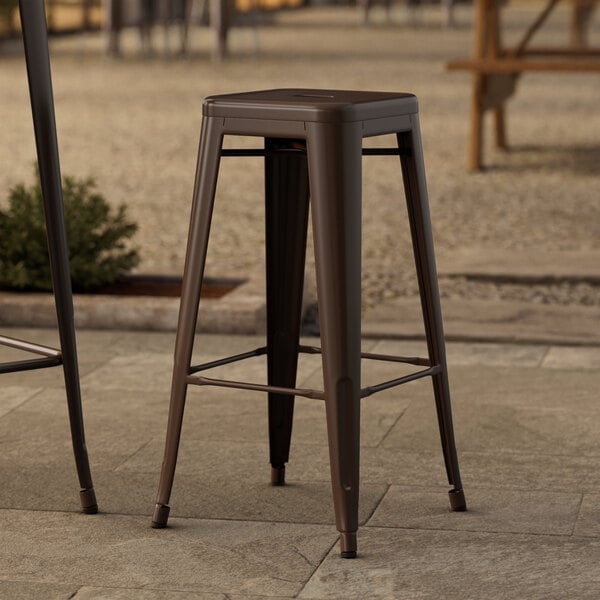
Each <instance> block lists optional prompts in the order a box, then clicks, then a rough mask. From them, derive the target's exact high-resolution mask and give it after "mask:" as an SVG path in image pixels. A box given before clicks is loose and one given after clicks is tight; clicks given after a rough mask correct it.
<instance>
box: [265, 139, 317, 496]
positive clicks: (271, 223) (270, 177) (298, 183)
mask: <svg viewBox="0 0 600 600" xmlns="http://www.w3.org/2000/svg"><path fill="white" fill-rule="evenodd" d="M298 145H299V142H298V141H294V140H285V139H275V138H267V139H266V140H265V149H266V151H267V155H266V158H265V217H266V219H265V220H266V244H265V245H266V265H267V363H268V379H269V385H274V386H278V387H288V388H293V387H295V386H296V371H297V366H298V342H299V338H300V325H301V319H302V288H303V284H304V261H305V256H306V233H307V227H308V167H307V164H306V155H305V154H303V153H291V152H288V153H286V152H285V150H286V149H288V150H289V149H294V148H297V147H298ZM297 149H302V147H300V148H297ZM293 416H294V397H293V396H290V395H287V394H275V393H272V392H271V393H269V446H270V462H271V483H272V484H273V485H284V483H285V463H287V462H288V460H289V453H290V440H291V435H292V420H293Z"/></svg>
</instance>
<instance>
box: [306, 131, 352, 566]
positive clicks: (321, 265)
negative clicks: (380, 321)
mask: <svg viewBox="0 0 600 600" xmlns="http://www.w3.org/2000/svg"><path fill="white" fill-rule="evenodd" d="M306 126H307V150H308V167H309V178H310V192H311V202H312V220H313V232H314V242H315V258H316V267H317V295H318V301H319V320H320V324H321V343H322V347H323V376H324V386H325V405H326V412H327V431H328V437H329V457H330V463H331V478H332V488H333V502H334V508H335V517H336V525H337V528H338V531H339V532H340V541H341V554H342V557H344V558H354V557H355V556H356V548H357V546H356V531H357V529H358V493H359V490H358V483H359V448H360V443H359V442H360V310H361V269H360V266H361V263H360V261H361V144H362V135H361V124H360V123H349V124H333V123H331V124H330V123H307V124H306Z"/></svg>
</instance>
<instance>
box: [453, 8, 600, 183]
mask: <svg viewBox="0 0 600 600" xmlns="http://www.w3.org/2000/svg"><path fill="white" fill-rule="evenodd" d="M559 1H560V0H547V3H546V5H545V6H544V8H543V10H542V11H541V12H540V13H539V15H538V16H537V18H536V19H535V20H534V21H533V23H531V24H530V25H529V27H528V28H527V29H526V31H525V33H524V34H523V37H522V38H521V40H520V41H519V43H518V44H516V45H515V46H513V47H512V48H505V47H504V46H503V44H502V23H501V18H500V8H501V6H502V2H500V0H475V20H474V25H473V28H474V48H473V58H472V59H468V60H452V61H450V62H449V63H448V69H450V70H467V71H471V72H472V73H473V86H472V93H471V124H470V128H471V131H470V138H469V153H468V168H469V169H470V170H472V171H477V170H479V169H481V167H482V164H483V117H484V113H485V112H486V111H488V110H492V111H493V112H494V133H495V143H496V147H498V148H501V149H504V148H506V147H507V140H506V122H505V120H506V101H507V100H508V99H509V98H510V97H511V96H512V95H513V94H514V92H515V89H516V84H517V81H518V79H519V77H520V76H521V74H522V73H524V72H533V71H538V72H545V73H549V72H557V71H558V72H565V73H575V72H579V73H581V72H585V73H598V72H600V48H590V47H588V45H587V41H586V40H587V35H586V32H587V27H588V25H589V21H590V17H591V14H592V10H593V6H594V3H595V2H597V0H569V1H570V2H572V4H573V6H572V10H573V12H572V15H573V16H572V19H571V28H570V32H569V38H570V45H567V46H552V47H541V46H538V47H535V46H534V47H531V46H530V41H531V39H532V38H533V36H534V35H535V33H536V32H537V31H538V30H539V29H540V27H541V26H542V25H543V24H544V22H545V21H546V19H547V18H548V16H549V15H550V14H551V13H552V11H553V10H554V9H555V8H556V6H557V5H558V3H559Z"/></svg>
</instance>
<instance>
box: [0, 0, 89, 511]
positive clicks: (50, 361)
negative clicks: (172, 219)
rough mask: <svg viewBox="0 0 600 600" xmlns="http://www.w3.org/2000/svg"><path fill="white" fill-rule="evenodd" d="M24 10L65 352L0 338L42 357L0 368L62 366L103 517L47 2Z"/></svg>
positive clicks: (81, 465)
mask: <svg viewBox="0 0 600 600" xmlns="http://www.w3.org/2000/svg"><path fill="white" fill-rule="evenodd" d="M19 10H20V14H21V27H22V30H23V42H24V47H25V60H26V63H27V77H28V82H29V95H30V99H31V110H32V114H33V125H34V131H35V141H36V149H37V157H38V165H39V173H40V180H41V186H42V197H43V202H44V215H45V220H46V231H47V235H48V253H49V257H50V269H51V276H52V287H53V289H54V298H55V302H56V315H57V320H58V333H59V339H60V349H56V348H51V347H48V346H44V345H41V344H35V343H31V342H26V341H23V340H19V339H16V338H12V337H8V336H4V335H2V336H0V345H3V346H8V347H11V348H15V349H17V350H24V351H26V352H31V353H33V354H36V355H39V356H40V358H33V359H30V360H20V361H12V362H6V363H3V364H1V365H0V373H14V372H17V371H28V370H33V369H42V368H46V367H55V366H59V365H62V367H63V371H64V377H65V389H66V394H67V404H68V409H69V421H70V426H71V438H72V442H73V452H74V455H75V464H76V468H77V475H78V477H79V483H80V487H81V490H80V492H79V497H80V502H81V507H82V510H83V512H85V513H90V514H93V513H96V512H98V504H97V502H96V495H95V492H94V485H93V482H92V475H91V470H90V464H89V459H88V452H87V448H86V444H85V434H84V427H83V410H82V405H81V389H80V385H79V368H78V364H77V347H76V341H75V323H74V312H73V295H72V288H71V275H70V269H69V251H68V246H67V237H66V231H65V222H64V210H63V196H62V187H61V175H60V162H59V156H58V142H57V138H56V120H55V116H54V99H53V94H52V79H51V72H50V57H49V51H48V32H47V29H46V14H45V8H44V2H43V0H20V1H19Z"/></svg>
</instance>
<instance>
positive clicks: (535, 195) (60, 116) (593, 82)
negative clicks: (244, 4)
mask: <svg viewBox="0 0 600 600" xmlns="http://www.w3.org/2000/svg"><path fill="white" fill-rule="evenodd" d="M532 15H533V13H532V12H531V9H530V8H528V7H527V6H526V7H522V6H521V7H512V8H509V9H507V11H506V21H507V27H506V31H505V33H506V37H507V38H509V39H516V38H518V36H519V33H520V32H522V31H523V29H524V28H525V26H526V24H527V23H528V22H529V21H530V20H531V19H532ZM456 16H457V21H458V23H459V25H458V27H457V28H455V29H445V28H442V27H441V25H440V23H441V21H442V15H441V13H440V10H439V8H437V7H427V8H426V9H424V10H423V11H422V12H421V14H420V24H419V25H418V26H417V27H409V26H408V25H407V13H406V8H405V6H404V5H395V6H394V9H393V11H392V20H391V21H386V19H385V16H384V13H383V10H382V9H380V8H379V7H377V6H376V7H375V9H374V10H373V19H372V24H371V25H370V26H369V27H364V26H362V25H361V24H360V15H359V13H358V12H357V11H356V9H353V8H350V7H334V8H331V7H329V8H326V7H314V8H310V9H302V10H294V11H284V12H281V13H278V14H275V15H272V16H269V18H268V20H266V21H265V22H263V23H260V22H259V21H260V20H258V21H257V22H256V24H254V25H251V26H244V27H236V28H234V29H233V30H232V32H231V57H230V59H229V60H227V61H226V62H224V63H222V64H217V63H214V62H212V61H211V60H210V47H211V33H210V32H209V31H208V30H207V29H205V28H198V29H195V30H194V31H193V32H192V37H191V55H190V56H189V57H188V58H184V59H181V58H177V57H175V56H174V54H173V55H167V56H165V52H164V48H163V35H162V32H160V31H157V32H156V36H155V42H156V44H155V45H156V49H157V52H156V55H155V56H153V57H152V58H142V57H141V56H140V54H139V40H138V39H137V37H136V35H135V32H133V31H131V32H126V35H125V38H124V49H125V56H124V58H123V59H121V60H109V59H107V58H106V57H105V55H104V52H103V51H104V48H105V40H104V38H103V37H102V34H100V33H90V34H86V35H82V36H65V37H61V38H57V39H54V40H52V43H51V53H52V66H53V76H54V85H55V101H56V111H57V124H58V132H59V144H60V152H61V159H62V169H63V173H65V174H69V175H77V176H82V177H83V176H88V175H92V176H94V177H95V178H96V179H97V181H98V185H99V188H100V190H101V191H102V193H103V194H104V195H105V196H106V197H107V199H108V200H109V201H110V202H111V203H112V204H114V205H117V204H120V203H123V202H125V203H126V204H127V205H128V208H129V216H130V217H131V218H132V219H134V220H136V221H137V222H138V223H139V226H140V229H139V233H138V235H137V237H136V244H137V245H138V246H139V248H140V253H141V256H142V264H141V266H140V270H141V271H144V272H153V273H157V272H158V273H171V274H172V273H179V272H180V271H181V270H182V265H183V258H184V253H185V238H186V235H187V224H188V216H189V208H190V200H191V194H192V186H193V177H194V165H195V159H196V150H197V142H198V134H199V130H200V122H201V102H202V98H203V97H204V96H206V95H209V94H217V93H225V92H233V91H245V90H252V89H261V88H272V87H311V88H347V89H370V90H390V91H409V92H413V93H415V94H417V95H418V97H419V100H420V110H421V126H422V132H423V140H424V149H425V161H426V167H427V175H428V186H429V193H430V202H431V211H432V218H433V222H434V233H435V242H436V245H437V246H436V247H437V252H438V254H439V255H441V254H443V253H446V252H449V251H451V250H453V249H456V248H463V247H475V248H478V249H480V250H481V252H485V251H486V249H490V248H496V249H497V248H505V249H512V250H522V251H523V259H524V260H526V259H527V258H526V257H527V252H528V251H544V250H589V249H594V248H595V249H598V248H600V110H599V98H600V76H599V75H598V74H527V75H526V76H524V77H522V79H521V81H520V82H519V84H518V91H517V94H516V95H515V97H514V98H513V99H512V100H511V101H510V105H509V112H508V139H509V142H510V144H511V147H512V150H511V151H510V152H508V153H500V152H498V151H495V150H493V149H492V148H491V141H492V140H491V139H490V138H491V136H488V139H487V140H486V146H488V148H487V150H486V163H487V165H488V169H487V170H486V171H485V172H483V173H479V174H475V175H474V174H468V173H467V172H466V170H465V164H466V150H467V136H468V122H469V100H470V89H471V84H470V81H471V78H470V75H468V74H466V73H449V72H447V71H446V70H445V63H446V61H447V60H449V59H451V58H458V57H463V56H467V55H468V54H469V52H470V49H471V44H472V40H471V37H472V33H471V30H470V22H471V9H470V8H469V7H467V6H463V5H460V6H459V7H458V10H457V15H456ZM568 17H569V15H568V13H567V12H566V11H559V12H558V13H557V14H556V15H555V16H554V17H553V18H552V19H551V21H550V23H549V24H548V26H547V27H546V29H545V31H544V32H543V33H542V34H541V35H540V41H546V42H550V43H552V42H557V41H558V42H560V41H566V39H567V23H568ZM599 25H600V17H599V16H598V15H596V16H595V21H594V22H593V24H592V41H593V42H595V43H596V45H600V26H599ZM544 38H546V39H545V40H544ZM171 40H172V48H173V49H175V46H176V44H175V41H176V39H175V33H174V32H173V35H172V36H171ZM19 44H20V42H18V41H11V42H6V43H4V45H3V46H2V47H0V74H1V75H0V81H1V93H0V140H1V141H0V204H1V205H3V204H4V203H5V201H6V196H7V192H8V189H9V188H10V186H12V185H14V184H16V183H17V182H21V181H30V180H31V179H32V171H33V167H32V165H33V161H34V158H35V152H34V142H33V134H32V125H31V115H30V110H29V104H28V98H27V87H26V77H25V68H24V64H23V59H22V54H21V50H20V45H19ZM488 125H489V124H488ZM227 143H228V145H229V146H235V145H238V146H240V145H243V146H249V145H258V144H259V143H260V140H255V139H247V138H246V139H239V140H234V139H232V140H229V141H228V142H227ZM368 143H370V144H371V143H376V144H382V145H388V144H390V143H391V140H390V139H384V138H382V139H378V140H370V141H369V142H368ZM363 185H364V194H363V196H364V204H363V206H364V209H363V210H364V232H363V257H364V259H363V269H364V289H365V300H366V302H367V304H368V303H374V302H377V301H378V300H380V299H382V298H385V297H390V296H395V295H399V294H403V293H411V292H413V291H414V283H413V271H412V258H411V250H410V246H409V241H408V228H407V224H406V218H405V209H404V207H403V199H402V192H401V178H400V171H399V166H398V163H397V159H395V158H394V157H380V158H365V159H364V184H363ZM262 191H263V180H262V173H261V163H260V160H259V159H252V158H244V159H238V158H227V159H224V160H223V161H222V167H221V178H220V183H219V189H218V196H217V204H216V213H215V217H214V221H213V233H212V239H211V245H210V248H209V257H208V266H207V274H208V275H211V276H240V275H242V276H244V275H247V274H248V273H249V272H251V271H253V270H254V269H257V268H260V267H261V265H262V264H263V253H264V247H263V242H264V234H263V209H262ZM309 261H312V258H311V257H309ZM448 285H450V284H448ZM461 289H462V292H461ZM461 289H459V290H458V291H457V292H456V290H454V291H455V292H456V293H465V294H467V293H469V294H470V293H477V292H473V291H472V290H471V291H469V289H468V288H467V287H465V288H461ZM447 292H448V293H451V292H452V290H447ZM561 293H563V292H560V293H558V299H557V300H556V301H564V302H582V301H585V302H586V303H596V302H598V303H600V299H597V297H598V298H600V294H597V292H596V291H593V290H592V291H590V290H585V289H583V291H582V290H581V289H580V290H568V291H566V292H564V293H563V296H564V294H566V297H564V298H562V300H561V299H560V295H561ZM585 298H587V300H585ZM551 301H552V299H551Z"/></svg>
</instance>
